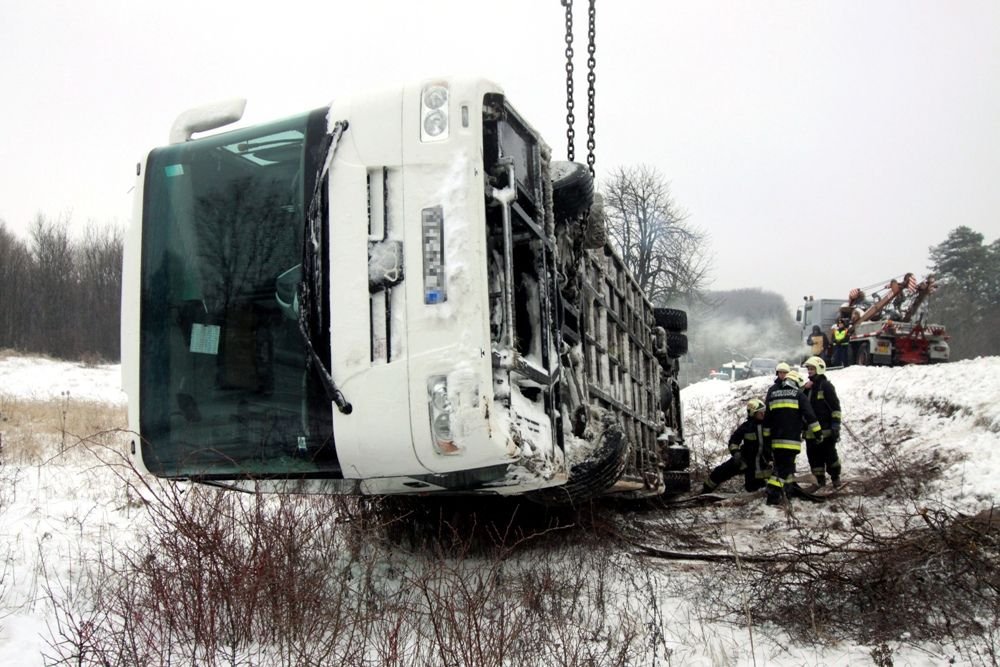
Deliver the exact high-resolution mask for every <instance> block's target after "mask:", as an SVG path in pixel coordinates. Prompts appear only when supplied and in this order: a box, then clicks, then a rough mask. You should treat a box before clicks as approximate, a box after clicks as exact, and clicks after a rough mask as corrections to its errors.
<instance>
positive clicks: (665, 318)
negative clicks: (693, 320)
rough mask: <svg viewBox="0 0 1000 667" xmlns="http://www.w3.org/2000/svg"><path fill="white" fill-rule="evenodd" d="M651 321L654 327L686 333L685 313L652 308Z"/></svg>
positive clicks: (686, 315) (671, 309) (672, 309)
mask: <svg viewBox="0 0 1000 667" xmlns="http://www.w3.org/2000/svg"><path fill="white" fill-rule="evenodd" d="M653 319H655V320H656V326H658V327H663V328H664V329H666V330H667V331H687V328H688V314H687V312H686V311H683V310H677V309H676V308H654V309H653Z"/></svg>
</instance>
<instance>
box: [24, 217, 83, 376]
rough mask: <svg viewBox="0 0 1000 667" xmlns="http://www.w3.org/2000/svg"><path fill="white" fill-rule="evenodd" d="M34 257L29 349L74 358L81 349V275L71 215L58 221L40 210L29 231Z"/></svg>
mask: <svg viewBox="0 0 1000 667" xmlns="http://www.w3.org/2000/svg"><path fill="white" fill-rule="evenodd" d="M28 234H29V236H30V239H31V254H32V260H33V267H32V286H31V290H30V297H29V298H30V306H31V329H32V340H31V341H29V343H28V345H27V347H28V349H29V350H32V351H36V352H43V353H45V354H51V355H54V356H64V357H65V356H69V357H74V356H76V355H78V354H79V353H80V351H81V344H80V340H79V336H78V334H79V331H80V329H79V324H80V323H79V321H78V320H77V316H78V314H79V312H78V310H77V309H76V308H74V307H73V304H74V303H75V302H76V299H77V298H78V296H79V289H78V287H79V276H78V275H77V271H76V265H75V261H74V259H75V258H74V248H73V243H72V241H71V239H70V236H69V217H68V216H61V217H59V218H58V219H56V220H52V219H50V218H47V217H45V216H44V215H42V214H41V213H39V214H38V215H37V216H36V217H35V220H34V221H33V222H32V223H31V227H30V228H29V230H28Z"/></svg>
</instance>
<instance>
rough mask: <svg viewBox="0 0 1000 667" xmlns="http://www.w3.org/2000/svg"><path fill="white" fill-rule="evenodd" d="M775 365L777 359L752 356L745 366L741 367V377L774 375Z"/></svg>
mask: <svg viewBox="0 0 1000 667" xmlns="http://www.w3.org/2000/svg"><path fill="white" fill-rule="evenodd" d="M777 365H778V360H777V359H768V358H766V357H754V358H753V359H751V360H750V362H749V363H748V364H747V365H746V368H744V369H743V373H744V374H743V378H744V379H746V378H755V377H761V376H770V375H774V367H775V366H777Z"/></svg>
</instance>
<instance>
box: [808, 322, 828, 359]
mask: <svg viewBox="0 0 1000 667" xmlns="http://www.w3.org/2000/svg"><path fill="white" fill-rule="evenodd" d="M806 345H808V346H809V352H810V356H813V357H822V358H823V359H828V358H829V350H830V339H829V338H827V335H826V334H825V333H823V331H822V330H820V328H819V325H818V324H814V325H813V328H812V333H811V334H809V335H808V336H807V337H806Z"/></svg>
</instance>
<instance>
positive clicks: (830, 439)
mask: <svg viewBox="0 0 1000 667" xmlns="http://www.w3.org/2000/svg"><path fill="white" fill-rule="evenodd" d="M838 439H839V434H838V433H837V432H835V431H831V430H830V429H823V441H822V442H819V443H817V442H816V441H815V440H813V439H806V456H807V457H808V458H809V471H810V472H811V473H812V474H813V475H814V476H815V477H816V482H817V483H818V484H825V483H826V476H827V475H830V477H832V478H834V480H836V479H837V478H838V477H840V456H839V455H838V454H837V440H838Z"/></svg>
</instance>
